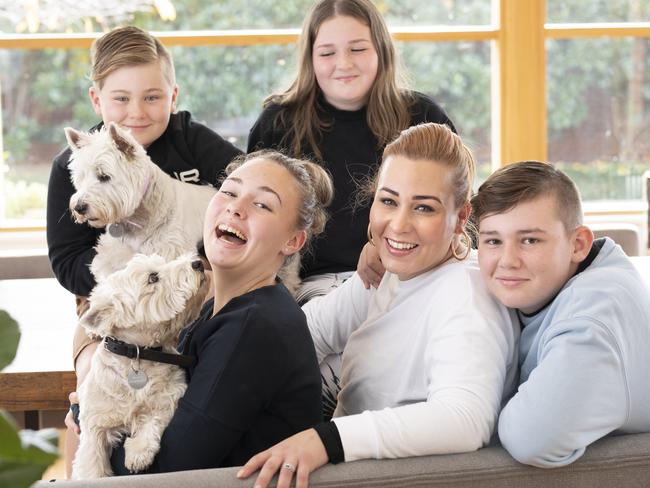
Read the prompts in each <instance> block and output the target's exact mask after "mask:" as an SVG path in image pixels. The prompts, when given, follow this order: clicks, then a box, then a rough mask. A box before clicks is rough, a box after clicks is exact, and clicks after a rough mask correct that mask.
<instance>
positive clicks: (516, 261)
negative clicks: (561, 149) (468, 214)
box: [472, 162, 650, 467]
mask: <svg viewBox="0 0 650 488" xmlns="http://www.w3.org/2000/svg"><path fill="white" fill-rule="evenodd" d="M472 206H473V211H474V219H475V222H476V223H477V225H478V227H479V241H478V242H479V245H478V253H479V265H480V268H481V274H482V276H483V278H484V280H485V281H486V283H487V286H488V288H489V289H490V291H491V292H492V293H493V294H494V295H495V296H496V297H497V298H498V299H499V300H500V301H501V302H502V303H503V304H504V305H506V306H508V307H511V308H514V309H516V310H517V315H518V316H519V320H520V323H521V327H522V333H521V339H520V346H519V365H520V368H521V370H520V386H519V390H518V392H517V393H516V394H515V395H514V396H513V397H512V398H511V399H510V401H509V402H508V403H507V405H506V406H505V407H504V408H503V410H502V412H501V415H500V418H499V426H498V432H499V437H500V439H501V443H502V444H503V446H504V447H505V448H506V449H507V450H508V451H509V452H510V454H511V455H512V456H513V457H514V458H515V459H517V460H518V461H520V462H522V463H526V464H532V465H534V466H540V467H556V466H564V465H567V464H570V463H572V462H573V461H575V460H576V459H578V458H580V457H581V456H582V455H583V454H584V451H585V448H586V447H587V446H588V445H589V444H591V443H592V442H594V441H596V440H597V439H599V438H601V437H603V436H605V435H607V434H610V433H633V432H650V383H649V382H648V373H649V372H650V353H649V352H648V348H649V346H650V290H649V289H648V285H647V283H645V282H644V279H643V278H642V277H641V276H640V274H639V273H638V272H637V270H636V269H635V267H634V265H633V264H632V263H631V262H630V260H629V258H628V257H627V256H626V255H625V253H624V252H623V251H622V250H621V248H620V247H619V246H617V245H616V244H615V243H614V241H612V240H611V239H609V238H602V239H597V240H594V238H593V234H592V232H591V230H590V229H589V228H588V227H586V226H585V225H583V222H582V207H581V203H580V195H579V193H578V190H577V188H576V186H575V184H574V183H573V182H572V181H571V180H570V179H569V178H568V177H567V176H566V175H565V174H564V173H562V172H561V171H559V170H556V169H555V168H554V167H553V166H551V165H550V164H546V163H540V162H522V163H516V164H512V165H509V166H506V167H504V168H501V169H500V170H498V171H496V172H495V173H494V174H493V175H492V176H490V177H489V178H488V179H487V180H486V181H485V183H483V185H481V187H480V188H479V191H478V193H477V194H476V196H475V197H474V198H473V200H472Z"/></svg>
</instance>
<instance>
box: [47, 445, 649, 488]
mask: <svg viewBox="0 0 650 488" xmlns="http://www.w3.org/2000/svg"><path fill="white" fill-rule="evenodd" d="M237 470H238V468H222V469H206V470H199V471H185V472H175V473H165V474H152V475H143V476H125V477H121V478H104V479H101V480H93V481H64V482H55V483H48V482H44V481H41V482H38V483H36V484H35V485H34V486H35V487H36V488H48V487H49V488H56V486H57V485H60V488H81V487H88V488H114V487H121V486H128V487H134V488H177V487H179V486H192V487H195V488H208V487H215V486H218V487H225V488H228V487H251V486H253V483H254V481H255V477H251V478H249V479H248V480H246V481H240V480H237V479H236V478H235V473H237ZM648 480H650V434H631V435H624V436H611V437H607V438H605V439H601V440H599V441H598V442H596V443H594V444H593V445H592V446H590V447H589V448H588V449H587V452H586V453H585V455H584V456H583V457H582V458H581V459H580V460H578V461H577V462H575V463H573V464H572V465H570V466H566V467H563V468H554V469H541V468H533V467H530V466H524V465H522V464H519V463H517V462H516V461H515V460H513V459H512V458H511V457H510V456H509V455H508V453H507V452H506V451H505V450H504V449H502V448H501V447H486V448H484V449H480V450H478V451H476V452H471V453H466V454H449V455H442V456H424V457H416V458H406V459H384V460H380V461H377V460H366V461H357V462H353V463H342V464H339V465H336V466H333V465H327V466H324V467H323V468H321V469H319V470H318V471H316V472H315V473H313V475H312V476H311V478H310V483H309V486H311V487H314V488H318V487H323V488H325V487H328V488H329V487H337V486H341V487H347V486H349V487H395V488H397V487H399V488H404V487H422V486H440V487H443V486H444V487H454V488H456V487H458V488H479V487H480V488H510V487H512V488H515V487H517V488H520V487H526V488H547V487H549V486H571V487H574V488H577V487H583V486H584V487H595V486H600V487H606V486H625V487H626V488H635V487H638V488H647V486H648Z"/></svg>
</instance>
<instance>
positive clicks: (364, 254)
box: [357, 242, 386, 290]
mask: <svg viewBox="0 0 650 488" xmlns="http://www.w3.org/2000/svg"><path fill="white" fill-rule="evenodd" d="M385 272H386V269H384V265H383V264H382V263H381V259H379V253H377V248H376V247H375V246H373V245H372V244H370V243H369V242H367V243H366V245H365V246H363V249H362V251H361V255H360V256H359V262H358V263H357V273H358V274H359V278H361V281H363V284H364V285H365V287H366V290H369V289H370V287H371V286H373V287H374V288H377V287H378V286H379V282H380V281H381V278H382V277H383V276H384V273H385Z"/></svg>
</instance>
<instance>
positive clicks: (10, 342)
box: [0, 310, 20, 370]
mask: <svg viewBox="0 0 650 488" xmlns="http://www.w3.org/2000/svg"><path fill="white" fill-rule="evenodd" d="M19 340H20V330H19V329H18V324H17V323H16V321H15V320H14V319H12V318H11V315H9V314H8V313H7V312H5V311H4V310H0V370H1V369H3V368H4V367H5V366H7V365H8V364H10V363H11V361H13V360H14V358H15V357H16V349H17V348H18V341H19Z"/></svg>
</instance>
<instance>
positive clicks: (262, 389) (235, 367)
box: [113, 152, 332, 474]
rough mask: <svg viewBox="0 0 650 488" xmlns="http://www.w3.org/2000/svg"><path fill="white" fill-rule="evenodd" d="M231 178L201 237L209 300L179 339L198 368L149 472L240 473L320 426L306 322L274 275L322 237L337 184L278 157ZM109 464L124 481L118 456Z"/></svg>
mask: <svg viewBox="0 0 650 488" xmlns="http://www.w3.org/2000/svg"><path fill="white" fill-rule="evenodd" d="M226 173H227V177H226V178H225V180H224V181H223V183H222V184H221V187H220V189H219V192H218V193H217V194H216V195H215V196H214V198H213V199H212V201H211V202H210V205H209V206H208V209H207V211H206V216H205V225H204V234H203V236H204V245H205V251H206V256H207V259H208V261H209V262H210V264H211V266H212V279H213V281H214V290H215V292H214V298H213V299H212V300H210V301H209V302H208V303H207V304H206V305H205V307H204V309H203V311H202V313H201V315H200V317H199V319H198V320H197V321H196V322H195V323H194V324H193V325H192V326H191V327H190V328H189V329H188V330H187V332H186V333H185V335H184V337H183V340H182V342H181V346H180V349H182V352H183V353H184V354H188V355H192V356H196V359H197V363H196V365H195V366H193V367H191V368H190V369H189V372H188V373H189V374H188V376H189V383H188V388H187V391H186V393H185V395H184V397H183V398H182V399H181V400H180V402H179V406H178V410H177V411H176V413H175V414H174V417H173V419H172V420H171V422H170V424H169V426H168V427H167V429H166V430H165V433H164V435H163V437H162V440H161V446H160V451H159V453H158V455H157V456H156V458H155V460H154V463H153V465H152V466H151V468H150V469H149V470H148V471H149V472H160V471H179V470H187V469H200V468H211V467H223V466H235V465H241V464H242V463H243V462H244V461H246V459H248V458H249V457H250V456H251V455H252V454H254V453H255V452H258V451H259V450H261V449H265V448H267V447H269V446H271V445H273V444H274V443H275V442H278V441H280V440H281V439H284V438H285V437H287V436H288V435H291V434H293V433H295V432H298V431H300V430H302V429H305V428H307V427H309V426H311V425H314V424H315V423H317V422H319V421H320V419H321V416H320V376H319V372H318V364H317V362H316V357H315V354H314V347H313V343H312V340H311V338H310V336H309V330H308V328H307V324H306V321H305V317H304V315H303V313H302V312H301V310H300V308H299V307H298V305H297V304H296V302H295V301H294V299H293V297H292V296H291V295H290V293H289V292H288V291H287V289H286V288H285V287H284V286H283V285H282V284H281V283H279V282H278V281H277V279H276V276H277V274H278V271H279V270H280V268H281V267H282V266H283V265H285V264H287V262H288V261H290V260H291V259H293V258H294V257H295V256H297V254H298V253H299V251H300V250H301V249H303V248H304V246H305V244H306V243H307V241H308V240H309V238H310V237H311V236H312V235H313V234H317V233H319V232H320V231H321V230H322V229H323V226H324V224H325V220H326V214H325V211H324V206H326V205H327V204H328V203H329V201H330V200H331V197H332V186H331V181H330V179H329V176H328V175H327V174H326V172H325V171H324V170H323V169H322V168H320V167H319V166H318V165H315V164H313V163H309V162H305V161H300V160H296V159H292V158H288V157H286V156H283V155H282V154H279V153H276V152H260V153H255V154H251V155H249V156H247V157H245V158H241V159H239V160H236V161H235V162H233V163H231V164H230V165H229V166H228V168H227V169H226ZM113 467H114V469H115V470H116V472H117V473H119V474H127V473H126V470H125V469H124V465H123V450H117V451H116V453H115V455H114V456H113Z"/></svg>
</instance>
